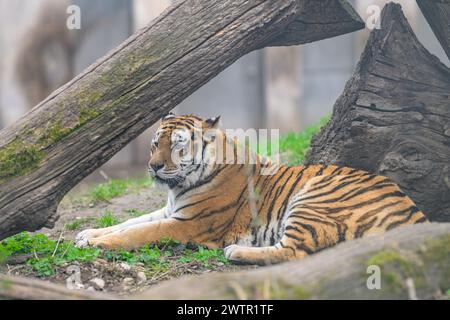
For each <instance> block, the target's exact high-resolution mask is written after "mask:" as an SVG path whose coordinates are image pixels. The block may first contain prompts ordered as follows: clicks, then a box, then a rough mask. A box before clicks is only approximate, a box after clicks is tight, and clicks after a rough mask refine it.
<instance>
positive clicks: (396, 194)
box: [299, 191, 405, 214]
mask: <svg viewBox="0 0 450 320" xmlns="http://www.w3.org/2000/svg"><path fill="white" fill-rule="evenodd" d="M391 197H401V198H404V197H405V194H404V193H403V192H401V191H395V192H391V193H385V194H383V195H380V196H379V197H376V198H373V199H370V200H367V201H363V202H360V203H358V204H354V205H350V206H343V207H337V208H323V207H314V206H310V205H306V204H301V205H299V207H304V208H307V209H310V210H313V211H317V212H320V211H322V212H323V213H324V214H330V213H337V212H339V211H342V210H354V209H359V208H362V207H364V206H367V205H370V204H374V203H377V202H379V201H382V200H385V199H387V198H391Z"/></svg>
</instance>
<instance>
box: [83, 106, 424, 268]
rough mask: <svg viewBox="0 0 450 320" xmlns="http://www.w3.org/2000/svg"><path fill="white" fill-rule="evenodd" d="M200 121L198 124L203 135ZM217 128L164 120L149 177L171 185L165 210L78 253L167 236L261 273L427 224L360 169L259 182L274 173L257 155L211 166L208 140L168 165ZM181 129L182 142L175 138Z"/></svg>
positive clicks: (388, 185) (90, 235) (318, 168)
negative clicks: (185, 146) (182, 146)
mask: <svg viewBox="0 0 450 320" xmlns="http://www.w3.org/2000/svg"><path fill="white" fill-rule="evenodd" d="M196 122H197V123H198V122H200V123H201V124H202V126H201V128H200V129H199V128H198V127H197V126H194V123H196ZM217 123H218V119H217V118H213V119H208V120H202V119H200V118H198V117H195V116H175V115H172V114H169V115H168V116H167V117H165V118H164V119H163V120H162V123H161V126H160V128H159V129H158V131H157V133H156V135H155V138H154V139H153V142H152V149H151V158H150V162H149V171H150V174H151V175H152V176H153V177H154V178H155V180H156V181H157V182H159V183H161V184H164V185H167V186H168V188H169V196H168V202H167V206H166V207H165V208H163V209H161V210H158V211H156V212H154V213H151V214H149V215H146V216H143V217H139V218H135V219H131V220H129V221H127V222H125V223H123V224H120V225H118V226H113V227H109V228H104V229H90V230H85V231H83V232H81V233H80V234H79V235H78V236H77V240H76V241H77V245H78V246H84V245H93V246H100V247H105V248H126V249H131V248H136V247H139V246H143V245H145V244H149V243H152V242H158V241H159V240H160V239H161V238H166V237H170V238H173V239H176V240H179V241H181V242H184V243H187V242H194V243H198V244H202V245H205V246H208V247H210V248H217V247H224V248H225V256H226V257H227V258H228V259H230V260H232V261H235V262H242V263H252V264H267V263H277V262H281V261H286V260H291V259H299V258H303V257H305V256H307V255H309V254H312V253H314V252H317V251H319V250H321V249H324V248H327V247H330V246H333V245H336V244H337V243H339V242H342V241H346V240H350V239H354V238H359V237H363V236H367V235H371V234H375V233H380V232H384V231H387V230H390V229H393V228H396V227H400V226H402V225H408V224H413V223H419V222H426V221H427V219H426V217H425V216H424V214H423V213H422V212H421V211H420V210H419V209H418V208H417V207H416V206H415V204H414V203H413V201H412V200H411V199H410V198H409V197H408V196H406V195H405V194H404V193H403V192H402V191H401V190H400V188H399V187H398V186H397V185H396V184H395V183H393V182H391V181H390V180H389V179H387V178H386V177H383V176H378V175H375V174H371V173H368V172H365V171H362V170H357V169H352V168H347V167H337V166H323V165H312V166H297V167H287V166H283V165H281V166H279V167H278V170H276V171H274V174H272V175H263V174H261V170H262V169H265V168H267V167H268V166H270V165H271V164H270V163H269V162H264V161H262V160H261V159H262V158H260V157H259V156H256V155H250V154H248V153H246V155H245V159H246V160H245V161H244V163H243V164H221V163H219V161H211V158H213V160H216V159H217V158H216V157H217V156H216V155H217V154H218V153H217V152H216V151H217V150H216V149H217V145H218V144H217V143H216V142H217V141H216V140H215V139H212V138H210V137H206V136H203V138H202V140H201V145H202V147H203V148H200V149H198V150H195V148H194V149H193V150H194V151H193V152H194V154H195V155H196V156H197V159H198V157H200V161H198V162H197V163H194V161H184V160H183V159H182V160H181V161H179V163H178V164H176V163H174V162H173V160H172V158H173V157H172V154H173V150H174V148H175V149H176V145H177V144H178V143H186V141H183V140H190V139H191V138H192V137H193V136H194V135H193V133H194V132H195V131H196V130H201V131H204V130H207V129H213V128H215V127H216V126H217ZM180 129H182V130H184V132H187V135H186V134H185V137H184V138H183V137H180V136H177V135H175V138H174V132H175V131H176V130H180ZM217 132H218V134H219V135H222V138H223V140H221V141H223V147H224V148H225V147H226V146H228V147H230V148H231V150H233V152H232V156H233V157H237V152H236V149H237V142H236V141H234V140H232V139H230V138H227V137H226V136H225V133H224V132H223V131H222V130H217ZM191 135H192V137H191ZM249 159H253V160H255V161H253V162H250V161H249ZM206 160H209V161H206ZM235 160H236V159H235Z"/></svg>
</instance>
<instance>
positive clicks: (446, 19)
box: [417, 0, 450, 59]
mask: <svg viewBox="0 0 450 320" xmlns="http://www.w3.org/2000/svg"><path fill="white" fill-rule="evenodd" d="M417 4H418V5H419V8H420V10H421V11H422V13H423V15H424V16H425V18H426V19H427V21H428V23H429V24H430V26H431V29H433V32H434V34H435V35H436V37H437V38H438V40H439V42H440V43H441V45H442V48H444V51H445V53H446V54H447V57H448V58H449V59H450V0H433V1H430V0H417Z"/></svg>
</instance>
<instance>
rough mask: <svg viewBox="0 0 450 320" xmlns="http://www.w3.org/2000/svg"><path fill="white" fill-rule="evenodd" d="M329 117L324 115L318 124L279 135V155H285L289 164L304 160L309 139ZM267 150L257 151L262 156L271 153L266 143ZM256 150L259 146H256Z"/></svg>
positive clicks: (309, 142) (309, 143)
mask: <svg viewBox="0 0 450 320" xmlns="http://www.w3.org/2000/svg"><path fill="white" fill-rule="evenodd" d="M329 119H330V116H327V117H324V118H322V119H321V120H320V122H319V123H318V124H315V125H312V126H309V127H307V128H306V129H304V130H302V131H300V132H289V133H288V134H286V135H283V136H281V137H280V141H279V152H280V154H281V155H286V158H287V159H284V160H287V162H288V164H289V165H298V164H301V163H302V162H303V161H304V160H305V156H306V153H307V152H308V149H309V146H310V145H311V139H312V138H313V136H314V135H315V134H316V133H318V132H319V130H320V128H321V127H322V126H324V125H325V124H326V123H327V122H328V121H329ZM267 149H268V150H267V152H265V153H264V152H259V153H260V154H261V155H263V156H267V155H269V156H270V154H271V146H270V143H268V147H267ZM258 151H260V150H259V148H258Z"/></svg>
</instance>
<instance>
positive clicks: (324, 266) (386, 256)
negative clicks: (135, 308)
mask: <svg viewBox="0 0 450 320" xmlns="http://www.w3.org/2000/svg"><path fill="white" fill-rule="evenodd" d="M373 265H375V266H377V267H379V268H380V279H381V288H380V289H369V288H368V287H367V281H368V277H369V276H371V272H373V271H371V270H373V269H371V268H373V267H371V268H369V266H373ZM449 265H450V224H448V223H446V224H443V223H440V224H437V223H436V224H422V225H414V226H407V227H401V228H398V229H395V230H392V231H389V232H387V233H385V234H380V235H376V236H371V237H367V238H361V239H358V240H355V241H349V242H345V243H342V244H340V245H338V246H336V247H334V248H330V249H326V250H324V251H322V252H319V253H317V254H314V255H312V256H309V257H307V258H305V259H304V260H300V261H293V262H288V263H284V264H280V265H276V266H272V267H266V268H260V269H257V270H254V271H253V270H252V271H245V272H237V273H217V274H209V275H202V276H196V277H193V276H189V277H185V278H181V279H176V280H170V281H167V282H164V283H162V284H159V285H157V286H155V287H153V288H151V289H150V290H148V291H146V292H144V293H142V294H140V295H139V296H137V298H141V299H409V298H415V297H417V298H419V299H431V298H443V297H445V294H446V290H447V289H448V288H450V277H449V270H448V266H449ZM368 268H369V269H368ZM368 270H369V271H370V272H368ZM408 279H410V280H408ZM369 282H370V280H369ZM193 288H195V289H193Z"/></svg>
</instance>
